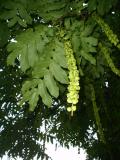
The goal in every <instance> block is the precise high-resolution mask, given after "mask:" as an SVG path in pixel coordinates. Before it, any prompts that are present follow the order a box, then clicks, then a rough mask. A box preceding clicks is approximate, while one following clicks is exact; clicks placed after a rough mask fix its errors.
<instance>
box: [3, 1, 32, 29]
mask: <svg viewBox="0 0 120 160" xmlns="http://www.w3.org/2000/svg"><path fill="white" fill-rule="evenodd" d="M25 7H26V6H24V4H22V3H20V2H16V3H15V2H12V1H11V2H10V1H8V2H6V1H5V2H4V3H3V6H2V9H3V11H2V13H1V15H0V19H4V20H9V21H8V26H9V27H13V26H14V25H15V24H17V23H18V24H19V25H21V26H22V27H27V24H31V23H32V18H31V17H30V15H29V13H28V12H27V11H26V8H25Z"/></svg>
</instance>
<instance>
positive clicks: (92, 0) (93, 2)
mask: <svg viewBox="0 0 120 160" xmlns="http://www.w3.org/2000/svg"><path fill="white" fill-rule="evenodd" d="M96 8H97V0H89V1H88V10H89V11H94V10H96Z"/></svg>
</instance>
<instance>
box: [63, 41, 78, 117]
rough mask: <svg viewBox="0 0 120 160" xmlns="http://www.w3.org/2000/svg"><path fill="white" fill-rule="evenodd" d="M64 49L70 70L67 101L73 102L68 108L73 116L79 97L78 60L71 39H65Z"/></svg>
mask: <svg viewBox="0 0 120 160" xmlns="http://www.w3.org/2000/svg"><path fill="white" fill-rule="evenodd" d="M64 49H65V56H66V60H67V65H68V70H69V85H68V93H67V102H68V103H70V104H71V107H68V108H67V111H68V112H71V116H73V112H74V111H76V104H77V103H78V99H79V90H80V86H79V79H80V78H79V71H78V70H77V66H76V60H75V58H74V55H73V50H72V45H71V42H70V40H67V39H64Z"/></svg>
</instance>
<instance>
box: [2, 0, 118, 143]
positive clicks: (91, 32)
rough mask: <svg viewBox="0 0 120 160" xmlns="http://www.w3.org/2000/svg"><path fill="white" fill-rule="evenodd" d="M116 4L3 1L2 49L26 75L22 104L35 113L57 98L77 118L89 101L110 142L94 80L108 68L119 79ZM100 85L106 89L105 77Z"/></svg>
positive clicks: (101, 132)
mask: <svg viewBox="0 0 120 160" xmlns="http://www.w3.org/2000/svg"><path fill="white" fill-rule="evenodd" d="M118 5H119V1H118V0H106V1H105V0H101V1H99V0H61V1H59V0H13V1H11V0H6V1H4V0H1V1H0V47H1V49H0V51H1V53H2V52H3V50H5V52H6V53H7V55H8V56H7V58H6V62H7V65H11V66H13V67H15V66H17V67H18V68H19V70H20V71H21V72H22V75H23V76H24V78H23V83H22V86H21V96H20V97H18V101H19V105H20V106H23V105H24V104H28V105H27V106H28V107H29V111H34V110H35V109H36V107H37V106H38V104H39V101H40V100H41V101H42V103H43V105H45V106H46V110H47V107H49V108H50V107H52V106H54V103H55V100H56V99H59V100H61V101H62V100H63V101H64V111H65V112H67V113H68V114H69V113H70V116H71V117H73V118H74V116H76V115H75V114H76V113H78V111H79V110H81V107H82V105H85V104H86V102H85V97H86V99H87V100H88V99H89V102H90V103H91V104H92V106H93V108H92V111H93V113H94V119H95V125H96V126H97V133H98V137H99V139H100V141H101V142H102V143H103V144H104V145H105V144H106V143H107V140H106V138H105V134H104V128H103V126H102V123H101V116H100V113H99V104H97V99H98V96H99V93H98V90H96V88H97V87H96V84H97V83H96V82H100V81H101V79H103V77H107V76H106V75H107V73H109V72H110V70H111V71H112V72H113V73H114V75H116V76H117V77H118V78H119V76H120V70H119V62H118V57H117V56H116V54H113V53H115V51H116V52H117V53H119V49H120V43H119V32H118V31H117V30H116V29H115V26H114V24H111V23H110V18H111V17H113V19H114V16H117V15H118V16H119V15H120V14H119V8H117V6H118ZM119 24H120V23H119ZM99 80H100V81H99ZM102 85H103V84H101V88H102V87H103V86H104V87H107V85H108V80H107V78H106V80H104V85H103V86H102ZM82 95H85V97H84V98H83V96H82ZM101 103H102V102H101ZM39 107H40V106H39ZM106 114H107V112H106ZM66 116H67V115H66Z"/></svg>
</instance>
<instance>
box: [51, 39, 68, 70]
mask: <svg viewBox="0 0 120 160" xmlns="http://www.w3.org/2000/svg"><path fill="white" fill-rule="evenodd" d="M53 59H54V60H55V62H57V63H58V64H59V65H60V66H61V67H63V68H67V61H66V58H65V51H64V45H63V43H60V42H59V41H58V40H57V39H55V46H54V53H53Z"/></svg>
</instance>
